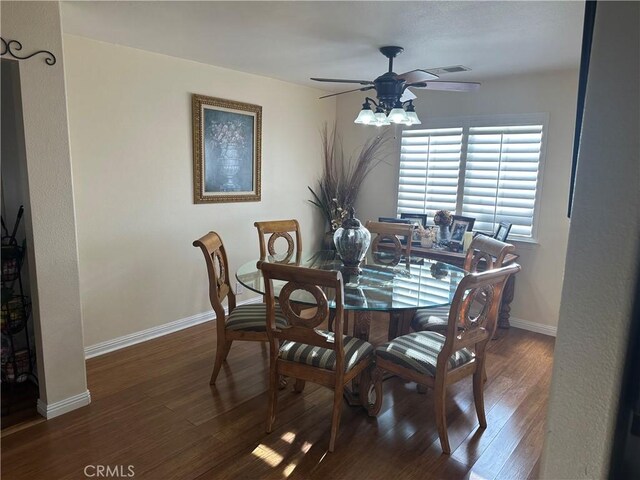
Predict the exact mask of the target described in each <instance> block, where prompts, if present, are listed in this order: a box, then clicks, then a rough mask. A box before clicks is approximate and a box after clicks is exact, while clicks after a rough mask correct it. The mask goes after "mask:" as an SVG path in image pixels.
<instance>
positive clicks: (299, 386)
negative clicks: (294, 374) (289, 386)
mask: <svg viewBox="0 0 640 480" xmlns="http://www.w3.org/2000/svg"><path fill="white" fill-rule="evenodd" d="M305 384H306V382H305V381H304V380H302V379H301V378H296V383H295V384H294V385H293V391H294V392H297V393H302V392H303V391H304V386H305Z"/></svg>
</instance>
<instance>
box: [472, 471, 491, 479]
mask: <svg viewBox="0 0 640 480" xmlns="http://www.w3.org/2000/svg"><path fill="white" fill-rule="evenodd" d="M469 480H487V479H486V478H485V477H483V476H482V475H478V474H477V473H475V472H470V473H469Z"/></svg>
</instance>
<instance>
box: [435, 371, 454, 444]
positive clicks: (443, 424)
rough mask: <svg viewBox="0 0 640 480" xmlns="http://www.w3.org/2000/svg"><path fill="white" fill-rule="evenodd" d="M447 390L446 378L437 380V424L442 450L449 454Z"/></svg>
mask: <svg viewBox="0 0 640 480" xmlns="http://www.w3.org/2000/svg"><path fill="white" fill-rule="evenodd" d="M446 393H447V390H446V388H445V385H444V380H442V381H436V385H435V389H434V397H435V398H434V406H435V414H436V426H437V427H438V436H439V437H440V445H441V446H442V451H443V452H444V453H446V454H447V455H449V454H450V453H451V447H450V446H449V434H448V433H447V414H446V412H445V397H446Z"/></svg>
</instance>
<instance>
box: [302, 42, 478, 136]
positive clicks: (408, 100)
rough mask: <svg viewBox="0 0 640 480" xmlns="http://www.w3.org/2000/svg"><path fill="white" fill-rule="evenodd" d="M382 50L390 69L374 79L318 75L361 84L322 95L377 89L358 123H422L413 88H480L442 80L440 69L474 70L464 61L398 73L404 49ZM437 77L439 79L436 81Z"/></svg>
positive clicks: (319, 79) (389, 48) (358, 117)
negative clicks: (397, 62) (397, 59)
mask: <svg viewBox="0 0 640 480" xmlns="http://www.w3.org/2000/svg"><path fill="white" fill-rule="evenodd" d="M379 50H380V53H382V55H384V56H385V57H387V59H388V60H389V69H388V71H387V72H385V73H383V74H382V75H380V76H378V77H377V78H375V79H374V80H350V79H341V78H314V77H312V78H311V80H314V81H317V82H329V83H351V84H358V85H359V87H358V88H355V89H352V90H346V91H343V92H338V93H331V94H328V95H323V96H321V97H320V98H327V97H334V96H336V95H343V94H345V93H351V92H357V91H360V92H365V91H370V90H375V98H376V99H377V101H376V100H374V99H373V98H371V97H367V98H366V100H365V103H364V104H363V105H362V110H360V112H359V113H358V116H357V117H356V119H355V120H354V123H358V124H361V125H376V126H378V127H381V126H383V125H391V124H392V123H393V124H395V125H407V126H410V125H420V124H422V122H421V121H420V119H419V118H418V114H417V113H416V110H415V107H414V106H413V102H412V100H414V99H415V98H417V97H416V95H415V93H413V92H412V91H411V89H413V88H424V89H428V90H445V91H455V92H472V91H475V90H477V89H478V87H479V86H480V84H479V83H478V82H449V81H441V80H438V78H439V77H438V73H451V72H463V71H467V70H470V69H469V68H467V67H464V66H462V65H454V66H451V67H440V68H435V69H434V68H431V69H429V68H419V69H415V70H411V71H409V72H405V73H400V74H397V73H394V71H393V59H394V58H395V57H396V56H397V55H398V54H400V53H402V52H403V51H404V49H403V48H402V47H398V46H392V45H390V46H384V47H380V48H379ZM434 80H435V81H434ZM371 104H373V105H374V106H375V107H376V110H375V113H374V112H373V110H372V109H371Z"/></svg>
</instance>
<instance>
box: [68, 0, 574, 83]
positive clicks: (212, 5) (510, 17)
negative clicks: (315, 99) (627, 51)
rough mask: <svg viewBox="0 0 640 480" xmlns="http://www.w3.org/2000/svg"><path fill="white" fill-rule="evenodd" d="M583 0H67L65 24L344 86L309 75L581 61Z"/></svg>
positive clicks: (527, 69)
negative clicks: (395, 51)
mask: <svg viewBox="0 0 640 480" xmlns="http://www.w3.org/2000/svg"><path fill="white" fill-rule="evenodd" d="M583 11H584V4H583V3H582V2H453V1H450V2H435V1H434V2H396V1H387V2H238V1H235V2H233V1H232V2H122V1H119V2H102V1H98V2H91V1H82V2H64V3H63V6H62V19H63V29H64V31H65V33H70V34H74V35H80V36H84V37H90V38H94V39H97V40H102V41H105V42H110V43H117V44H121V45H127V46H131V47H135V48H140V49H143V50H149V51H152V52H157V53H164V54H167V55H172V56H176V57H181V58H186V59H190V60H195V61H198V62H202V63H208V64H211V65H216V66H220V67H226V68H230V69H233V70H239V71H243V72H249V73H255V74H258V75H264V76H267V77H272V78H277V79H281V80H285V81H289V82H294V83H299V84H304V85H309V86H315V87H321V88H323V89H325V90H333V91H340V90H344V89H348V88H349V87H350V86H349V85H346V86H345V85H333V84H321V85H319V84H318V83H316V82H312V81H310V80H309V77H337V78H351V79H365V80H373V79H374V78H375V77H377V76H378V75H380V74H382V73H384V72H385V71H386V69H387V60H386V58H384V57H383V56H382V55H381V54H380V53H379V52H378V50H377V49H378V47H380V46H383V45H400V46H402V47H404V48H405V52H404V53H403V54H401V55H400V56H399V57H398V58H397V59H396V64H395V66H394V71H395V72H397V73H401V72H404V71H408V70H413V69H416V68H429V67H441V66H447V65H459V64H462V65H465V66H467V67H470V68H471V69H472V71H471V72H466V73H454V74H447V76H446V79H448V80H478V81H482V80H486V79H488V78H492V77H498V76H504V75H513V74H524V73H531V72H540V71H549V70H560V69H568V68H577V67H578V65H579V59H580V44H581V39H582V20H583Z"/></svg>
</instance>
